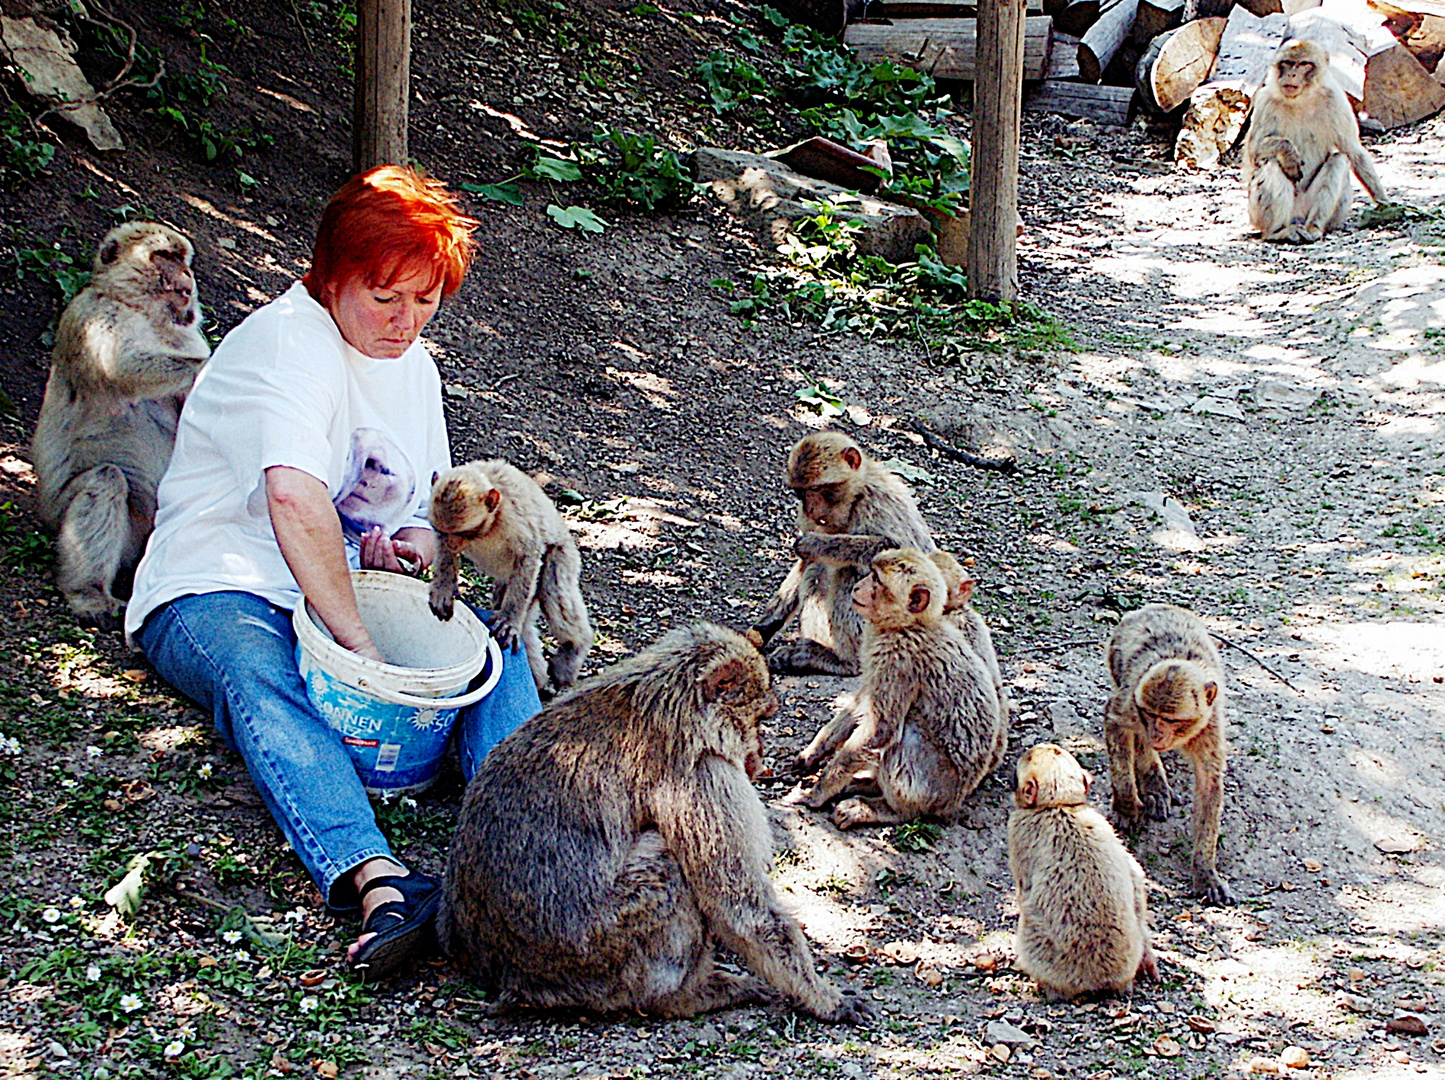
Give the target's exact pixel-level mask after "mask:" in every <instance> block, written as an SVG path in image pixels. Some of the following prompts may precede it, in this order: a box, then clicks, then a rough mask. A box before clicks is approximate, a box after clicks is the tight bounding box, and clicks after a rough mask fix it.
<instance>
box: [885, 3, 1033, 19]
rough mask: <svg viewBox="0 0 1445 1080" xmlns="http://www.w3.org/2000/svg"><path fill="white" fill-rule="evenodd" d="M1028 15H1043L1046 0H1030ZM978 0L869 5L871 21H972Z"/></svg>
mask: <svg viewBox="0 0 1445 1080" xmlns="http://www.w3.org/2000/svg"><path fill="white" fill-rule="evenodd" d="M1028 13H1029V14H1030V15H1042V14H1043V13H1044V0H1028ZM976 15H978V0H877V2H875V3H872V4H869V5H868V18H869V19H972V18H974V17H975V16H976Z"/></svg>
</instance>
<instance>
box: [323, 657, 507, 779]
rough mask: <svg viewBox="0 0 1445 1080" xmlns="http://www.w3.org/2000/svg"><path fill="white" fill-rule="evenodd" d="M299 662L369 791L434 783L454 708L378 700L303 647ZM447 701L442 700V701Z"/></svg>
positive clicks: (454, 714)
mask: <svg viewBox="0 0 1445 1080" xmlns="http://www.w3.org/2000/svg"><path fill="white" fill-rule="evenodd" d="M296 662H297V667H298V670H299V671H300V673H301V678H302V680H303V681H304V682H305V684H306V694H307V696H308V697H309V698H310V699H311V704H312V705H313V706H315V708H316V711H317V712H319V713H320V714H321V715H322V716H323V717H325V719H326V722H327V723H328V724H330V725H331V727H332V728H334V729H335V730H337V731H339V732H340V733H341V741H342V743H343V744H344V745H345V746H346V749H347V752H348V753H349V754H350V755H351V760H352V762H353V763H354V764H355V765H356V771H357V773H358V774H359V775H360V777H361V782H362V783H363V784H364V785H365V786H366V788H367V790H368V791H371V792H373V793H381V792H387V791H392V792H395V791H403V790H407V789H418V790H419V789H421V788H423V787H425V786H426V785H427V784H429V783H431V781H432V780H433V779H434V778H435V777H436V773H437V770H438V769H439V768H440V767H441V762H442V755H443V754H444V753H445V752H446V746H447V739H448V737H449V736H450V735H451V730H452V725H453V724H454V723H455V722H456V718H457V710H456V709H447V708H435V709H419V708H415V707H413V706H410V705H393V704H391V703H390V702H386V701H379V700H377V699H376V698H374V697H372V696H371V695H370V694H368V693H367V692H366V691H365V690H360V689H358V688H357V687H354V686H351V685H349V684H348V683H344V682H342V681H341V680H340V679H338V678H336V677H335V676H334V675H332V674H331V673H330V672H327V671H325V670H323V669H322V668H321V667H319V666H318V665H316V664H315V663H314V662H312V661H311V658H310V657H308V656H307V655H305V653H304V651H303V650H302V649H301V647H300V645H298V646H297V647H296ZM488 666H490V658H489V660H488ZM485 674H486V672H485V670H484V672H483V675H485ZM445 700H446V699H445V698H439V699H438V704H440V703H441V702H444V701H445Z"/></svg>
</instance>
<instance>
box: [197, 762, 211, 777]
mask: <svg viewBox="0 0 1445 1080" xmlns="http://www.w3.org/2000/svg"><path fill="white" fill-rule="evenodd" d="M213 771H214V770H213V769H212V768H211V763H210V762H209V761H208V762H206V763H205V764H204V765H202V766H201V767H200V768H199V769H197V770H196V775H197V776H199V777H200V778H201V779H202V780H209V779H210V778H211V773H212V772H213Z"/></svg>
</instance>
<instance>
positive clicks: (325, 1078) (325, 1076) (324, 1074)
mask: <svg viewBox="0 0 1445 1080" xmlns="http://www.w3.org/2000/svg"><path fill="white" fill-rule="evenodd" d="M315 1064H316V1075H317V1076H319V1077H321V1080H336V1074H337V1072H338V1071H339V1070H338V1069H337V1068H336V1062H334V1061H317V1062H316V1063H315Z"/></svg>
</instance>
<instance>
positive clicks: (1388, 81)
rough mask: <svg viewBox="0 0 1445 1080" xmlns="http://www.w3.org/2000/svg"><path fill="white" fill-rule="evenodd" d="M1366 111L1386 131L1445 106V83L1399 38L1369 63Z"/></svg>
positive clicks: (1366, 74) (1366, 83) (1435, 111)
mask: <svg viewBox="0 0 1445 1080" xmlns="http://www.w3.org/2000/svg"><path fill="white" fill-rule="evenodd" d="M1360 104H1361V106H1362V107H1363V109H1364V112H1365V115H1366V116H1368V117H1370V118H1371V119H1372V120H1377V121H1379V123H1380V124H1382V125H1383V126H1384V128H1385V130H1386V131H1389V130H1391V129H1392V128H1397V127H1403V126H1404V125H1405V124H1413V123H1415V121H1417V120H1423V119H1425V117H1427V116H1434V115H1435V114H1436V113H1437V112H1439V111H1440V110H1441V109H1442V108H1445V86H1442V85H1441V84H1440V83H1438V82H1436V81H1435V80H1434V79H1432V78H1431V77H1430V73H1429V72H1428V71H1426V70H1425V68H1424V67H1423V66H1422V65H1421V63H1420V61H1418V60H1416V59H1415V57H1414V56H1413V55H1411V53H1410V50H1409V49H1407V48H1405V46H1403V45H1401V44H1400V43H1399V42H1396V43H1395V44H1394V45H1393V46H1391V47H1390V48H1388V49H1384V50H1382V51H1381V52H1377V53H1376V54H1375V55H1374V56H1372V57H1370V59H1369V62H1368V63H1367V64H1366V65H1365V97H1364V99H1363V100H1362V101H1361V102H1360Z"/></svg>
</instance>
